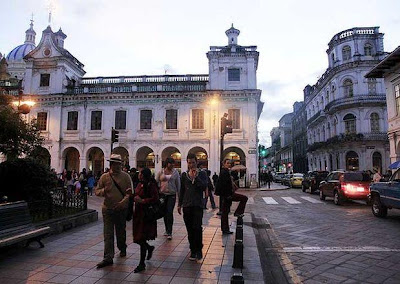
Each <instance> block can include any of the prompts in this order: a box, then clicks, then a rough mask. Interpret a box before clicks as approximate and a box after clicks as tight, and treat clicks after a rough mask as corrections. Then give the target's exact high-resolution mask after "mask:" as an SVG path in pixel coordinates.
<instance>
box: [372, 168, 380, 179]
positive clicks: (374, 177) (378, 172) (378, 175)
mask: <svg viewBox="0 0 400 284" xmlns="http://www.w3.org/2000/svg"><path fill="white" fill-rule="evenodd" d="M381 179H382V176H381V171H380V170H379V169H376V170H375V174H374V176H373V182H380V181H381Z"/></svg>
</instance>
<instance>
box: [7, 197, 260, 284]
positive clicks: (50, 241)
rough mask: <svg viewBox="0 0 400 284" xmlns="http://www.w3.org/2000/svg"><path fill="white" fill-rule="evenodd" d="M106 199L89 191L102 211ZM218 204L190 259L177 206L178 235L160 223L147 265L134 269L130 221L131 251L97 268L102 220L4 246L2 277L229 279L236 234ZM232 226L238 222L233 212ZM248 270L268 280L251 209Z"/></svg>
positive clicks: (249, 277) (251, 277)
mask: <svg viewBox="0 0 400 284" xmlns="http://www.w3.org/2000/svg"><path fill="white" fill-rule="evenodd" d="M101 202H102V199H101V198H98V197H94V196H93V197H89V207H91V208H95V209H97V210H98V211H99V209H100V206H101ZM216 213H217V211H216V210H206V211H205V214H204V218H203V228H204V233H203V237H204V240H203V242H204V248H203V254H204V258H203V260H202V261H198V262H192V261H189V260H188V254H189V244H188V241H187V233H186V229H185V226H184V224H183V219H182V217H181V216H179V215H178V213H177V212H175V214H174V216H175V223H174V234H173V239H172V240H171V241H168V240H167V239H166V237H164V236H163V232H164V224H163V223H162V221H159V223H158V238H157V239H156V240H155V241H152V242H151V243H152V245H155V247H156V249H155V251H154V253H153V258H152V259H151V260H150V261H147V269H146V271H144V272H142V273H138V274H134V273H133V269H134V268H135V267H136V266H137V264H138V262H139V246H138V245H136V244H134V243H132V232H131V228H132V226H131V224H128V227H127V244H128V248H127V257H126V258H120V257H119V256H118V254H119V251H118V249H116V257H115V258H114V265H113V266H110V267H106V268H103V269H96V268H95V266H96V264H97V263H98V262H99V261H101V260H102V258H103V234H102V230H103V223H102V220H101V214H99V221H97V222H95V223H92V224H88V225H86V226H82V227H78V228H75V229H73V230H70V231H67V232H64V233H62V234H59V235H56V236H51V237H48V238H46V239H44V243H45V248H43V249H39V248H37V247H35V244H32V245H31V247H29V248H20V247H17V248H10V249H8V250H6V251H1V256H0V279H1V280H0V281H1V283H4V284H9V283H44V282H46V283H88V284H90V283H143V282H146V283H163V284H166V283H230V279H231V276H232V275H233V274H234V273H236V272H240V269H233V268H232V263H233V247H234V246H233V245H234V240H235V235H234V234H233V235H229V236H222V234H221V231H220V229H219V227H220V219H219V218H218V216H216ZM230 221H231V222H232V226H231V230H232V231H234V230H235V227H236V224H235V222H234V218H233V216H230ZM244 222H245V224H247V225H245V226H244V246H245V250H244V263H245V268H244V269H243V276H244V279H245V280H246V283H264V281H263V274H262V269H261V263H260V258H259V254H258V250H257V244H256V238H255V231H254V230H253V228H252V227H251V226H248V224H249V223H251V216H250V214H246V216H245V218H244Z"/></svg>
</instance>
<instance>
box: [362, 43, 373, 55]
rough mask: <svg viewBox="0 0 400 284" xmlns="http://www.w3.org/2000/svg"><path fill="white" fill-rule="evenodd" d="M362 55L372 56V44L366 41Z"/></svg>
mask: <svg viewBox="0 0 400 284" xmlns="http://www.w3.org/2000/svg"><path fill="white" fill-rule="evenodd" d="M364 55H365V56H372V45H371V44H369V43H367V44H365V45H364Z"/></svg>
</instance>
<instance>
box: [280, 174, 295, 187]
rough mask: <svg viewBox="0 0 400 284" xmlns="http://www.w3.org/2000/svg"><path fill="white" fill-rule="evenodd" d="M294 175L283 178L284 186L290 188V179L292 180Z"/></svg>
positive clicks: (286, 175)
mask: <svg viewBox="0 0 400 284" xmlns="http://www.w3.org/2000/svg"><path fill="white" fill-rule="evenodd" d="M292 176H293V174H285V175H284V176H283V178H282V184H283V185H287V186H290V179H291V178H292Z"/></svg>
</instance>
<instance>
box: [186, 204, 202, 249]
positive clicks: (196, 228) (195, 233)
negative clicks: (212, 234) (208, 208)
mask: <svg viewBox="0 0 400 284" xmlns="http://www.w3.org/2000/svg"><path fill="white" fill-rule="evenodd" d="M183 220H184V221H185V226H186V230H187V233H188V239H189V245H190V250H191V252H192V253H197V252H200V251H201V249H202V248H203V227H202V224H203V208H201V207H196V206H191V207H183Z"/></svg>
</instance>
